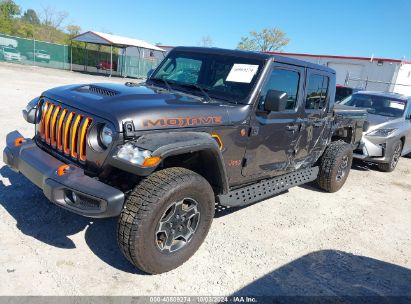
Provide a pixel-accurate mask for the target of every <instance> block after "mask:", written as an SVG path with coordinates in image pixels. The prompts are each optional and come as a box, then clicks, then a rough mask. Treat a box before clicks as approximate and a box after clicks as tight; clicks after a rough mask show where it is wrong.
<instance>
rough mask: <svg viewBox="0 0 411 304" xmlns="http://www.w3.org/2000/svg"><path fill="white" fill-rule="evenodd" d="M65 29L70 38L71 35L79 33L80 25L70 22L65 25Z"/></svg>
mask: <svg viewBox="0 0 411 304" xmlns="http://www.w3.org/2000/svg"><path fill="white" fill-rule="evenodd" d="M66 30H67V32H68V35H69V38H70V39H72V38H73V37H75V36H77V35H79V34H80V32H81V27H79V26H78V25H74V24H70V25H67V26H66Z"/></svg>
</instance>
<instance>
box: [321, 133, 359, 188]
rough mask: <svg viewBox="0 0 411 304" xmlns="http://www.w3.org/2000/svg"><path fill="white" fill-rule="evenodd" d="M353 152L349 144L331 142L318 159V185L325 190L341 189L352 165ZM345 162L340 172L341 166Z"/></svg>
mask: <svg viewBox="0 0 411 304" xmlns="http://www.w3.org/2000/svg"><path fill="white" fill-rule="evenodd" d="M352 158H353V152H352V147H351V145H350V144H347V143H346V142H344V141H335V142H331V143H330V145H329V146H328V147H327V148H326V150H325V152H324V154H323V155H322V157H321V159H320V171H319V173H318V177H317V183H318V186H319V187H320V188H321V189H323V190H325V191H327V192H331V193H332V192H336V191H338V190H340V189H341V187H342V186H343V185H344V183H345V181H346V180H347V177H348V174H349V172H350V169H351V165H352ZM344 164H345V167H344V170H345V171H343V173H344V174H341V171H339V170H340V169H341V166H342V165H344Z"/></svg>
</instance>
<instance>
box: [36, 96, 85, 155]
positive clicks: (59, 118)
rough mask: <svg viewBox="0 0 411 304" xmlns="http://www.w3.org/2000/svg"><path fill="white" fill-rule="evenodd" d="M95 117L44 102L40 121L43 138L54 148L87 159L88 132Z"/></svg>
mask: <svg viewBox="0 0 411 304" xmlns="http://www.w3.org/2000/svg"><path fill="white" fill-rule="evenodd" d="M92 121H93V119H92V118H91V117H87V116H85V115H83V114H80V113H76V112H74V111H71V110H69V109H68V108H65V107H64V106H61V105H57V104H54V103H51V102H48V101H46V102H44V105H43V107H42V114H41V121H40V125H39V126H40V137H41V140H42V141H43V142H44V143H46V144H47V145H48V146H50V147H51V148H53V149H57V150H58V151H60V152H62V153H64V154H65V155H67V156H71V157H72V158H74V159H76V160H80V161H83V162H84V161H86V159H87V157H86V143H87V132H88V130H89V128H90V126H91V123H92Z"/></svg>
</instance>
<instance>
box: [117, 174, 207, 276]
mask: <svg viewBox="0 0 411 304" xmlns="http://www.w3.org/2000/svg"><path fill="white" fill-rule="evenodd" d="M214 205H215V202H214V192H213V190H212V188H211V186H210V184H209V183H208V182H207V181H206V180H205V179H204V178H203V177H202V176H200V175H198V174H197V173H195V172H193V171H190V170H187V169H184V168H167V169H164V170H160V171H157V172H155V173H153V174H151V175H150V176H149V177H147V178H146V179H144V180H143V181H141V182H140V183H139V184H138V185H137V186H136V187H135V189H134V190H133V191H132V193H131V194H130V195H129V197H128V198H127V200H126V203H125V206H124V209H123V211H122V212H121V214H120V217H119V221H118V229H117V240H118V243H119V246H120V249H121V251H122V252H123V254H124V256H125V257H126V258H127V259H128V260H129V261H130V262H131V263H132V264H133V265H135V266H136V267H138V268H139V269H141V270H143V271H145V272H147V273H151V274H158V273H163V272H167V271H170V270H172V269H174V268H177V267H178V266H180V265H181V264H183V263H184V262H185V261H187V260H188V259H189V258H190V257H191V256H192V255H193V254H194V253H195V252H196V251H197V249H198V248H199V247H200V245H201V244H202V243H203V241H204V239H205V237H206V235H207V233H208V230H209V229H210V226H211V222H212V220H213V217H214V207H215V206H214Z"/></svg>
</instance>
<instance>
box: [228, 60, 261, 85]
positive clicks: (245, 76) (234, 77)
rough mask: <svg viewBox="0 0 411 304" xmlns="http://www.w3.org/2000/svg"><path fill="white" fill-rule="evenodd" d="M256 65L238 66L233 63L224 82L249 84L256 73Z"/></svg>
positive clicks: (238, 64)
mask: <svg viewBox="0 0 411 304" xmlns="http://www.w3.org/2000/svg"><path fill="white" fill-rule="evenodd" d="M257 70H258V65H255V64H240V63H235V64H234V65H233V67H232V68H231V71H230V73H229V74H228V76H227V79H226V81H231V82H242V83H250V82H251V80H252V79H253V77H254V75H255V73H257Z"/></svg>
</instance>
